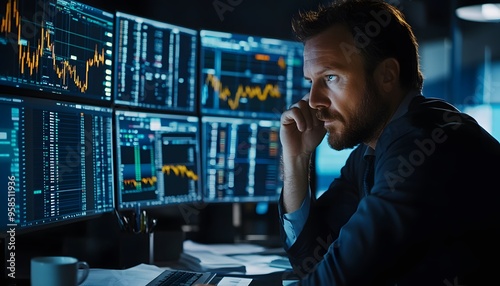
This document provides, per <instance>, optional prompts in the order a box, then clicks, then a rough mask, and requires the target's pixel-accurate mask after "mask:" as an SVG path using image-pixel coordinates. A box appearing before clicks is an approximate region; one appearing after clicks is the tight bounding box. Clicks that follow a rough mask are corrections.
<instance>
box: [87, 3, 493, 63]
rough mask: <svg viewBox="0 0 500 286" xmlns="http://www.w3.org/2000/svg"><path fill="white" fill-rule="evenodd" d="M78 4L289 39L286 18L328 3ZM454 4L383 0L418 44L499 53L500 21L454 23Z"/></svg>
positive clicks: (226, 30) (163, 19)
mask: <svg viewBox="0 0 500 286" xmlns="http://www.w3.org/2000/svg"><path fill="white" fill-rule="evenodd" d="M81 1H83V2H84V3H88V4H92V5H94V6H96V7H100V8H102V9H105V10H107V11H109V12H114V11H122V12H127V13H130V14H135V15H138V16H143V17H147V18H151V19H154V20H158V21H162V22H167V23H171V24H175V25H180V26H184V27H188V28H193V29H210V30H218V31H224V32H233V33H243V34H250V35H259V36H265V37H273V38H281V39H292V38H293V37H292V33H291V28H290V19H291V18H292V17H293V16H294V15H295V14H296V13H297V12H298V11H300V10H308V9H314V8H316V7H317V6H318V5H319V4H327V3H329V2H330V1H331V0H184V1H166V0H108V1H101V0H81ZM458 1H464V0H387V2H389V3H391V4H393V5H395V6H397V7H398V8H400V10H402V11H403V13H404V14H405V15H406V17H407V19H408V22H409V23H410V24H411V25H412V26H413V28H414V31H415V34H416V36H417V39H418V41H419V42H423V41H434V40H438V41H439V40H442V39H448V40H449V39H451V38H452V35H453V33H452V31H459V32H460V37H463V38H461V39H460V40H462V39H463V46H464V49H466V48H467V49H472V50H474V49H483V48H482V47H480V45H477V43H480V42H484V43H486V45H490V46H491V47H492V48H493V50H494V51H496V50H498V51H500V39H499V37H492V34H498V33H497V31H498V30H499V27H500V23H496V24H491V23H472V22H468V21H463V20H458V19H457V18H456V17H455V14H454V12H453V11H454V8H453V7H454V6H456V4H455V3H458ZM452 23H454V24H452ZM454 27H457V29H453V28H454ZM492 31H493V32H492ZM454 35H457V33H455V34H454ZM455 39H456V37H455ZM452 41H453V40H452ZM496 53H497V54H499V53H500V52H496ZM494 54H495V53H494ZM494 56H495V55H494ZM497 56H498V57H500V55H497Z"/></svg>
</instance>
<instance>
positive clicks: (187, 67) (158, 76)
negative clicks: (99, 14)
mask: <svg viewBox="0 0 500 286" xmlns="http://www.w3.org/2000/svg"><path fill="white" fill-rule="evenodd" d="M116 23H117V24H116V34H117V37H116V47H117V50H116V61H115V63H116V64H115V70H116V72H115V76H116V88H115V103H116V104H120V105H127V106H137V107H142V108H150V109H160V110H170V111H179V112H182V113H186V112H187V113H194V112H195V111H196V104H197V103H196V98H197V97H196V94H197V92H196V72H197V69H196V59H197V58H196V57H197V54H196V53H197V49H196V45H197V37H198V31H196V30H191V29H187V28H183V27H179V26H174V25H170V24H167V23H162V22H158V21H153V20H150V19H145V18H141V17H137V16H133V15H129V14H125V13H121V12H117V13H116Z"/></svg>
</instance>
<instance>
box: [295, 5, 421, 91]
mask: <svg viewBox="0 0 500 286" xmlns="http://www.w3.org/2000/svg"><path fill="white" fill-rule="evenodd" d="M336 24H340V25H344V26H345V27H347V28H348V29H349V31H350V32H351V34H352V36H353V38H354V41H355V44H356V48H358V49H359V50H360V51H361V55H362V56H363V58H364V59H365V71H366V73H367V74H368V75H371V74H372V73H373V71H374V70H375V68H376V67H377V65H378V64H379V63H380V62H381V61H383V60H384V59H387V58H395V59H396V60H397V61H398V62H399V65H400V75H399V76H400V83H401V86H402V87H403V88H406V89H418V90H419V91H421V90H422V85H423V76H422V72H421V71H420V65H419V55H418V43H417V39H416V37H415V35H414V34H413V31H412V28H411V27H410V25H409V24H408V23H407V22H406V20H405V17H404V15H403V14H402V13H401V11H399V10H398V9H397V8H396V7H394V6H392V5H390V4H388V3H386V2H384V1H382V0H380V1H378V0H338V1H334V2H333V3H331V4H329V5H328V6H325V5H321V4H320V6H319V7H318V9H317V10H316V11H306V12H300V13H299V14H298V15H297V16H296V17H295V18H293V19H292V29H293V32H294V34H295V36H296V37H297V39H298V40H300V41H302V42H305V41H307V40H308V39H309V38H310V37H312V36H315V35H317V34H319V33H321V32H323V31H325V30H327V29H328V28H330V27H332V26H333V25H336ZM352 49H354V47H352Z"/></svg>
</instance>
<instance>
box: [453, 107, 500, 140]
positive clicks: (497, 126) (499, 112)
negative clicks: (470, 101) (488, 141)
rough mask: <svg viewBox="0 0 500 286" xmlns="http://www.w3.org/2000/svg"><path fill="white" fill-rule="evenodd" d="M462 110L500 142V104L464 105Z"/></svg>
mask: <svg viewBox="0 0 500 286" xmlns="http://www.w3.org/2000/svg"><path fill="white" fill-rule="evenodd" d="M461 109H462V111H463V112H465V113H467V114H469V115H470V116H472V117H474V119H476V121H477V122H478V123H479V125H481V126H482V127H483V128H484V129H485V130H486V131H488V132H489V133H490V134H491V135H492V136H493V137H495V139H497V140H498V141H500V103H491V104H475V105H463V106H461Z"/></svg>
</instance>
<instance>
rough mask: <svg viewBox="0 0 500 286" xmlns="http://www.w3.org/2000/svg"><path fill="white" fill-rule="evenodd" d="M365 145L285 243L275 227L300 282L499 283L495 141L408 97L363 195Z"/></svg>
mask: <svg viewBox="0 0 500 286" xmlns="http://www.w3.org/2000/svg"><path fill="white" fill-rule="evenodd" d="M366 148H367V147H366V146H365V145H359V146H358V147H357V148H356V149H354V150H353V152H352V153H351V155H350V157H349V158H348V160H347V162H346V164H345V166H344V167H343V168H342V170H341V176H340V177H339V178H337V179H335V180H334V181H333V182H332V183H331V185H330V187H329V189H328V190H327V191H326V192H325V193H324V194H323V195H322V196H321V197H320V198H319V199H316V198H315V197H314V196H311V204H310V206H309V208H310V209H309V215H308V216H307V221H306V222H305V224H304V226H303V228H302V231H300V234H298V237H297V238H296V240H295V242H294V243H293V245H291V246H290V245H287V244H286V242H285V241H286V238H287V236H286V234H285V231H284V229H283V228H282V238H283V244H284V247H285V250H286V251H287V253H288V255H289V257H290V261H291V262H292V265H293V266H294V270H295V272H296V274H298V275H299V276H300V277H301V278H302V280H301V282H300V283H301V285H329V286H330V285H396V284H397V285H441V286H442V285H455V284H456V283H461V284H464V285H477V284H479V283H480V282H482V281H484V282H485V283H486V281H500V278H498V277H497V275H496V272H497V270H498V267H499V266H500V263H499V262H498V257H499V255H500V247H499V246H500V245H499V244H500V207H499V206H498V204H499V202H500V185H499V184H498V183H497V177H500V167H498V166H499V165H498V163H497V162H499V161H500V144H499V143H498V141H496V140H495V139H494V138H493V137H492V136H491V135H490V134H489V133H488V132H486V131H485V130H484V129H483V128H481V127H480V126H479V125H478V124H477V122H476V121H475V120H474V119H473V118H471V117H469V116H467V115H466V114H463V113H460V112H459V111H458V110H456V109H455V108H454V107H453V106H451V105H449V104H447V103H446V102H444V101H442V100H438V99H427V98H424V97H423V96H416V97H414V98H413V100H412V101H411V103H410V105H409V106H408V112H407V113H405V114H404V115H402V116H400V117H398V118H395V119H393V120H392V121H391V122H390V123H389V124H388V125H387V126H386V128H385V129H384V131H383V132H382V134H381V136H380V138H379V139H378V141H377V146H376V148H375V173H374V184H373V187H372V189H371V191H370V193H369V194H365V193H364V192H363V173H364V169H365V164H366V163H365V160H364V158H363V157H364V155H365V153H366ZM280 211H281V210H280ZM280 218H282V215H280ZM282 222H283V221H282ZM492 279H497V280H492ZM446 282H449V284H447V283H446ZM454 283H455V284H454Z"/></svg>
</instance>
